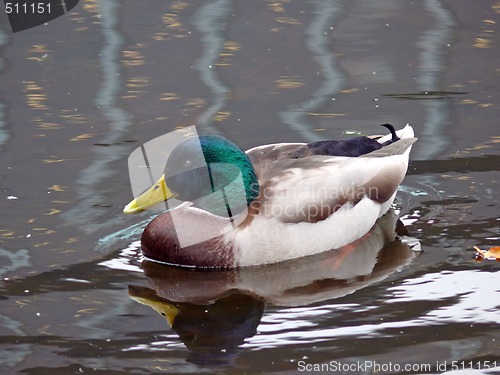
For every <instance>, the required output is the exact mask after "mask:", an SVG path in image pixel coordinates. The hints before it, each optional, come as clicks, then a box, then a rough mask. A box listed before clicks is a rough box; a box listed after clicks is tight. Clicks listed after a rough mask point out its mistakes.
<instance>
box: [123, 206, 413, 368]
mask: <svg viewBox="0 0 500 375" xmlns="http://www.w3.org/2000/svg"><path fill="white" fill-rule="evenodd" d="M398 224H399V225H398ZM396 228H397V229H396ZM396 232H398V233H396ZM398 234H399V235H404V234H405V233H404V227H402V225H401V223H400V222H398V221H397V216H396V215H395V214H394V212H392V211H389V212H388V213H387V214H386V215H384V216H383V217H382V218H380V219H379V220H378V222H377V223H376V224H375V226H374V227H373V228H372V230H371V231H370V232H368V233H367V234H366V235H365V236H363V237H362V238H361V239H359V240H358V241H356V242H354V243H352V244H350V245H347V246H345V247H343V248H340V249H335V250H332V251H329V252H326V253H322V254H318V255H315V256H309V257H305V258H301V259H296V260H293V261H288V262H283V263H280V264H274V265H269V266H261V267H251V268H242V269H237V270H224V271H194V270H188V269H182V268H176V267H169V266H165V265H161V264H157V263H154V262H150V261H144V262H143V263H142V266H143V269H144V273H145V275H146V277H147V279H148V282H149V284H150V286H151V288H144V287H137V286H129V295H130V297H131V298H132V299H134V300H136V301H137V302H139V303H142V304H145V305H148V306H150V307H152V308H153V309H154V310H156V311H157V312H158V313H160V314H161V315H163V316H165V317H166V318H167V320H168V322H169V324H170V325H171V327H172V329H173V330H174V331H175V332H176V333H177V334H178V335H179V337H180V339H181V340H182V341H183V343H184V344H185V345H186V347H187V348H188V350H189V352H190V354H189V358H188V360H189V361H190V362H192V363H196V364H202V365H207V364H215V365H221V364H226V365H231V364H232V363H233V361H234V359H235V358H236V356H237V353H238V350H239V349H238V347H239V346H240V345H241V344H243V342H244V340H245V339H246V338H249V337H252V336H253V335H254V334H255V333H256V332H257V326H258V325H259V323H260V320H261V318H262V315H263V313H264V308H265V304H266V303H270V304H273V305H275V306H299V305H302V306H303V305H308V304H312V303H317V302H321V301H325V300H331V299H334V298H338V297H342V296H345V295H348V294H351V293H353V292H354V291H356V290H358V289H360V288H363V287H365V286H368V285H370V284H372V283H374V282H377V281H380V280H382V279H384V278H386V277H387V276H388V275H390V274H391V273H393V272H394V271H397V270H399V269H401V268H402V267H404V266H405V265H407V264H408V263H409V262H410V261H411V260H412V259H413V258H414V257H415V255H416V252H415V247H414V246H412V245H411V242H413V244H414V245H415V244H416V245H417V246H418V243H417V242H416V241H410V242H409V241H402V240H401V239H400V238H398Z"/></svg>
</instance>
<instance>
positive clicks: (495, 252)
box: [474, 246, 500, 262]
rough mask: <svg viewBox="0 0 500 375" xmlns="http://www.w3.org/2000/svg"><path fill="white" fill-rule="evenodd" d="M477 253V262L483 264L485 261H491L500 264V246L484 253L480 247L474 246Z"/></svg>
mask: <svg viewBox="0 0 500 375" xmlns="http://www.w3.org/2000/svg"><path fill="white" fill-rule="evenodd" d="M474 250H476V251H477V254H476V262H481V261H482V260H484V259H491V260H496V261H497V262H500V246H493V247H491V248H490V249H489V250H488V251H483V250H481V249H480V248H479V247H477V246H474Z"/></svg>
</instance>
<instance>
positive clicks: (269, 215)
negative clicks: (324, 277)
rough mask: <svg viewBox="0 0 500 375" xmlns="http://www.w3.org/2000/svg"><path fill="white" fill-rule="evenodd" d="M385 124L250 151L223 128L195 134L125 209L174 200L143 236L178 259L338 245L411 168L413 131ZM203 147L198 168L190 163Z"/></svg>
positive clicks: (240, 263) (249, 256) (381, 206)
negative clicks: (382, 131)
mask: <svg viewBox="0 0 500 375" xmlns="http://www.w3.org/2000/svg"><path fill="white" fill-rule="evenodd" d="M383 126H385V127H386V128H388V129H389V130H390V134H388V135H386V136H383V137H379V138H372V137H355V138H352V139H348V140H345V141H318V142H312V143H307V144H306V143H278V144H270V145H264V146H258V147H254V148H252V149H250V150H248V151H246V152H244V151H242V150H241V149H240V148H239V147H238V146H236V145H235V144H234V143H232V142H230V141H228V140H227V139H225V138H222V137H219V136H214V135H201V136H198V137H190V138H187V139H186V140H185V141H183V142H181V143H180V144H179V145H177V146H176V147H175V149H174V150H173V151H172V152H171V153H170V155H169V156H168V160H167V163H166V168H165V173H164V174H163V175H162V177H161V178H160V180H159V181H158V182H156V183H155V184H154V185H153V186H152V187H151V188H150V189H149V190H147V191H145V192H144V193H143V194H141V195H140V196H139V197H137V198H135V199H134V200H132V201H131V202H130V203H129V204H128V205H127V206H126V207H125V208H124V210H123V211H124V212H125V213H134V212H140V211H143V210H146V209H148V208H149V207H152V206H154V205H156V204H158V203H159V202H162V201H167V200H168V201H172V200H174V201H176V202H177V207H175V208H173V209H168V210H167V211H166V212H164V213H162V214H160V215H159V216H157V217H156V218H154V219H153V220H152V221H151V222H150V223H149V224H148V225H147V226H146V228H145V229H144V232H143V234H142V237H141V248H142V252H143V254H144V256H145V257H146V258H148V259H151V260H154V261H158V262H162V263H166V264H171V265H177V266H185V267H194V268H235V267H245V266H255V265H263V264H270V263H276V262H282V261H286V260H290V259H295V258H299V257H303V256H308V255H313V254H318V253H321V252H324V251H327V250H332V249H336V248H340V247H342V246H345V245H347V244H349V243H351V242H353V241H355V240H357V239H359V238H361V237H362V236H363V235H365V234H366V233H367V232H368V231H369V230H370V229H371V228H372V226H373V225H374V224H375V222H376V221H377V219H378V218H379V217H381V216H382V215H384V214H385V213H386V212H387V211H388V209H389V208H390V206H391V204H392V202H393V200H394V198H395V195H396V191H397V188H398V186H399V185H400V183H401V182H402V180H403V178H404V176H405V174H406V171H407V168H408V158H409V153H410V150H411V146H412V144H413V143H414V142H415V141H416V138H414V133H413V129H412V127H411V126H410V125H406V127H404V128H403V129H401V130H398V131H395V129H394V127H393V126H392V125H389V124H384V125H383ZM197 150H201V151H200V152H201V153H202V156H203V158H204V163H205V165H204V167H201V168H194V167H193V165H192V163H193V159H194V158H196V155H197V154H200V152H197ZM173 171H175V172H173ZM181 202H182V203H181Z"/></svg>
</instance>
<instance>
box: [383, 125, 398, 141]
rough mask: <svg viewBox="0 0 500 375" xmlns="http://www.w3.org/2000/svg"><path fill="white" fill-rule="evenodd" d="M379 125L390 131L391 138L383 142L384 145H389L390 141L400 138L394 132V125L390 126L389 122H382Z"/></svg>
mask: <svg viewBox="0 0 500 375" xmlns="http://www.w3.org/2000/svg"><path fill="white" fill-rule="evenodd" d="M380 126H383V127H384V128H387V129H388V130H389V131H390V132H391V134H392V139H391V140H390V141H387V142H384V146H386V145H389V144H391V143H394V142H397V141H399V140H400V138H399V137H398V135H397V134H396V129H394V126H392V125H391V124H382V125H380Z"/></svg>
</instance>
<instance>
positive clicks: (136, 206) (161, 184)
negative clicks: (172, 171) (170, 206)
mask: <svg viewBox="0 0 500 375" xmlns="http://www.w3.org/2000/svg"><path fill="white" fill-rule="evenodd" d="M173 196H175V193H173V192H172V191H170V189H169V188H168V186H167V184H166V182H165V175H164V174H163V175H162V176H161V178H160V179H159V180H158V181H157V182H156V183H155V184H154V185H153V186H151V187H150V188H149V189H148V190H146V191H145V192H144V193H142V194H141V195H139V196H138V197H137V198H135V199H134V200H133V201H132V202H130V203H129V204H127V205H126V206H125V208H124V209H123V213H125V214H133V213H136V212H141V211H144V210H147V209H148V208H150V207H153V206H154V205H155V204H158V203H161V202H164V201H166V200H167V199H169V198H172V197H173Z"/></svg>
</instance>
